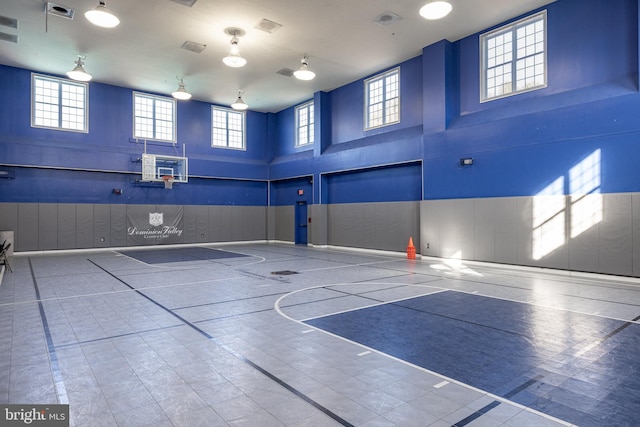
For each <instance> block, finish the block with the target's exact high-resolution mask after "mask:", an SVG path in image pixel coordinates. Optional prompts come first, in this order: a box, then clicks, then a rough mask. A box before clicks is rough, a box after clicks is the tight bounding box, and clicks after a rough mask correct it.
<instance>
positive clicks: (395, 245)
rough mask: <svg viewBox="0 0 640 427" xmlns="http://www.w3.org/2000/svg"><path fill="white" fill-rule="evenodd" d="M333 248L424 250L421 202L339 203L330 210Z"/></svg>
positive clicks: (329, 239) (329, 233)
mask: <svg viewBox="0 0 640 427" xmlns="http://www.w3.org/2000/svg"><path fill="white" fill-rule="evenodd" d="M327 218H328V219H327V223H328V224H327V225H328V226H327V229H328V232H327V241H328V244H329V245H333V246H346V247H357V248H366V249H379V250H388V251H396V252H400V251H401V252H404V251H405V250H406V248H407V244H408V242H409V238H410V237H412V238H413V239H414V245H416V248H419V247H420V202H381V203H353V204H335V205H329V206H328V208H327Z"/></svg>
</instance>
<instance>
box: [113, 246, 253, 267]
mask: <svg viewBox="0 0 640 427" xmlns="http://www.w3.org/2000/svg"><path fill="white" fill-rule="evenodd" d="M120 253H121V254H122V255H126V256H128V257H131V258H134V259H137V260H138V261H141V262H144V263H147V264H168V263H173V262H187V261H208V260H216V259H225V258H239V257H244V256H247V255H243V254H238V253H235V252H229V251H221V250H218V249H208V248H198V247H194V248H189V247H186V248H169V249H146V250H131V251H120Z"/></svg>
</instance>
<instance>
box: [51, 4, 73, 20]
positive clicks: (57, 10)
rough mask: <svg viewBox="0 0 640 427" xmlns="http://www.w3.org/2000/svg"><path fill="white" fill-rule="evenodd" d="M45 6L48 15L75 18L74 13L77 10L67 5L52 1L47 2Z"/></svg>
mask: <svg viewBox="0 0 640 427" xmlns="http://www.w3.org/2000/svg"><path fill="white" fill-rule="evenodd" d="M45 7H46V9H45V10H46V12H47V14H48V15H55V16H59V17H61V18H66V19H73V15H75V13H76V11H75V10H73V9H71V8H68V7H67V6H62V5H61V4H56V3H51V2H50V1H48V2H47V3H45Z"/></svg>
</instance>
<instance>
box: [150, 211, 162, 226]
mask: <svg viewBox="0 0 640 427" xmlns="http://www.w3.org/2000/svg"><path fill="white" fill-rule="evenodd" d="M163 216H164V213H163V212H149V224H151V225H153V226H154V227H157V226H159V225H162V223H163V222H164V221H163Z"/></svg>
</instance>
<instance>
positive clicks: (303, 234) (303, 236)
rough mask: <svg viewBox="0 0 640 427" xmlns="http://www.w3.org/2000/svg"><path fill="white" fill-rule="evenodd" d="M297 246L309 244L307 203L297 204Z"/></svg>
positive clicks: (300, 202)
mask: <svg viewBox="0 0 640 427" xmlns="http://www.w3.org/2000/svg"><path fill="white" fill-rule="evenodd" d="M295 221H296V245H306V244H307V202H306V201H303V200H300V201H298V202H297V203H296V217H295Z"/></svg>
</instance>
